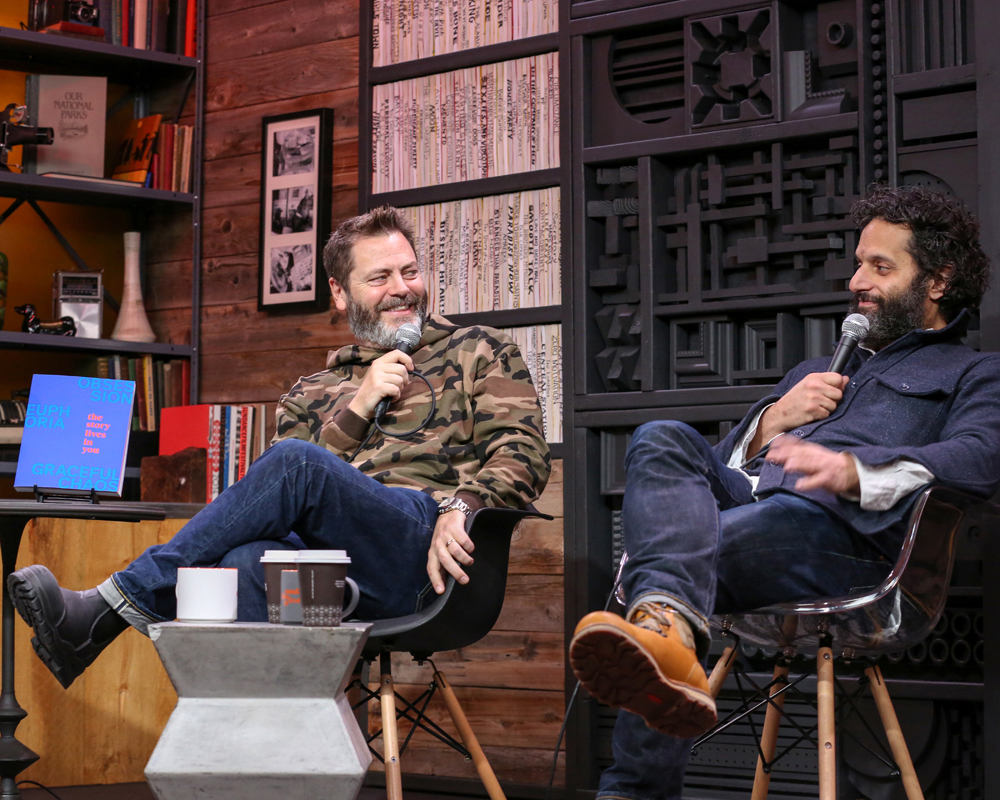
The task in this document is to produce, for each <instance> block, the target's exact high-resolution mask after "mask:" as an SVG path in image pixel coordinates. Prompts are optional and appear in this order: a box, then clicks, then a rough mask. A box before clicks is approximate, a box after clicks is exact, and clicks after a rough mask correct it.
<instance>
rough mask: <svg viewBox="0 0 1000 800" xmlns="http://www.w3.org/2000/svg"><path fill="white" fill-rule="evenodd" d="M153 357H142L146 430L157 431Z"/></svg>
mask: <svg viewBox="0 0 1000 800" xmlns="http://www.w3.org/2000/svg"><path fill="white" fill-rule="evenodd" d="M153 369H154V368H153V357H152V356H151V355H144V356H143V357H142V375H143V378H144V381H145V387H146V426H147V427H146V430H148V431H150V432H153V431H155V430H156V387H155V386H154V380H155V378H154V372H153Z"/></svg>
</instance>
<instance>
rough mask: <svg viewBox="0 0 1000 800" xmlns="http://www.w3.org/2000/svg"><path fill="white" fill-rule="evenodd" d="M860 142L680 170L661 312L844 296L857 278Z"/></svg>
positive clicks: (672, 193) (674, 175)
mask: <svg viewBox="0 0 1000 800" xmlns="http://www.w3.org/2000/svg"><path fill="white" fill-rule="evenodd" d="M857 158H858V155H857V140H856V137H854V136H839V137H833V138H830V139H824V140H820V141H817V140H812V142H811V143H810V144H808V145H803V144H801V143H796V144H784V143H781V142H776V143H774V144H772V145H764V146H762V147H759V148H756V149H754V150H751V151H749V152H747V151H744V152H743V153H741V154H740V155H736V154H730V153H725V154H724V155H721V156H719V155H715V154H712V155H708V156H704V157H700V158H699V159H698V160H697V161H694V162H688V163H687V164H686V165H684V166H677V161H676V159H671V160H670V161H669V162H667V163H666V164H665V166H666V172H667V173H668V174H669V176H670V178H671V179H672V180H671V181H670V183H671V184H672V186H671V188H670V189H668V192H669V201H668V204H667V208H668V213H667V214H665V215H662V216H659V217H657V218H656V220H655V224H656V225H657V226H658V227H659V228H661V229H662V230H663V232H664V239H663V241H664V243H665V255H666V257H665V260H664V268H665V269H666V271H667V276H666V277H667V280H666V285H667V286H668V290H667V291H666V292H663V293H661V294H660V295H659V296H658V297H657V298H656V300H657V302H658V303H692V302H712V301H724V300H728V299H734V298H739V297H747V296H767V295H780V294H792V293H797V294H807V293H822V292H833V291H841V290H843V289H845V288H846V281H848V280H850V277H851V275H852V274H853V272H854V248H855V232H854V223H853V222H851V220H850V218H849V216H848V214H849V211H850V207H851V204H852V203H853V202H854V201H855V200H856V199H857V198H858V195H859V187H858V185H857V181H858V169H857Z"/></svg>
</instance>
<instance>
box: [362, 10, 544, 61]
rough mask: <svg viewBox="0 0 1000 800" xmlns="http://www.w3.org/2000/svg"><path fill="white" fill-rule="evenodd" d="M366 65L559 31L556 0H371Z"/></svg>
mask: <svg viewBox="0 0 1000 800" xmlns="http://www.w3.org/2000/svg"><path fill="white" fill-rule="evenodd" d="M372 14H373V19H372V66H375V67H383V66H387V65H389V64H398V63H400V62H402V61H413V60H414V59H417V58H427V57H428V56H440V55H444V54H445V53H458V52H462V51H463V50H468V49H470V48H473V47H483V46H484V45H490V44H500V43H502V42H510V41H513V40H515V39H525V38H527V37H529V36H541V35H542V34H545V33H555V32H556V31H557V30H559V3H558V0H403V2H399V0H373V11H372Z"/></svg>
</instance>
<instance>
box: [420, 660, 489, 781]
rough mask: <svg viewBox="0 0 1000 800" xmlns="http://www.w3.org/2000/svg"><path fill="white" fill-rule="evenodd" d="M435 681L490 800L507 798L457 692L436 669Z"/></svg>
mask: <svg viewBox="0 0 1000 800" xmlns="http://www.w3.org/2000/svg"><path fill="white" fill-rule="evenodd" d="M434 682H435V683H436V684H437V686H438V689H440V690H441V696H442V697H444V702H445V703H446V704H447V706H448V713H449V714H451V718H452V720H453V721H454V723H455V727H456V728H458V734H459V736H461V737H462V744H464V745H465V749H466V750H468V751H469V755H470V756H472V763H473V764H475V765H476V772H478V773H479V779H480V780H481V781H482V782H483V786H485V787H486V791H487V792H488V793H489V796H490V800H507V798H506V796H505V795H504V793H503V789H501V788H500V782H499V781H498V780H497V776H496V775H494V774H493V768H492V767H491V766H490V762H489V761H488V760H487V759H486V754H485V753H484V752H483V748H482V747H480V746H479V740H478V739H476V735H475V734H474V733H473V732H472V726H470V725H469V720H468V719H466V717H465V712H464V711H462V706H461V705H460V704H459V702H458V698H457V697H455V693H454V692H453V691H452V690H451V686H450V685H449V683H448V681H447V680H445V677H444V675H442V674H441V673H440V672H437V671H435V672H434Z"/></svg>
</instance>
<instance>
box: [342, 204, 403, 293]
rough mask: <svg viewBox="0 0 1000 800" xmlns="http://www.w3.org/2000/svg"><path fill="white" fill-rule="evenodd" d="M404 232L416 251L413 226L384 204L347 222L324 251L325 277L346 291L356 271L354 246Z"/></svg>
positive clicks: (400, 212) (397, 210)
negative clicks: (364, 241)
mask: <svg viewBox="0 0 1000 800" xmlns="http://www.w3.org/2000/svg"><path fill="white" fill-rule="evenodd" d="M393 233H401V234H403V236H405V237H406V241H408V242H409V243H410V247H412V248H413V249H414V250H416V249H417V248H416V244H415V242H414V240H413V226H412V225H411V224H410V221H409V220H408V219H407V218H406V216H405V215H404V214H403V212H402V211H400V210H399V209H397V208H393V207H392V206H389V205H385V206H379V207H378V208H373V209H372V210H371V211H369V212H368V213H367V214H359V215H358V216H356V217H351V218H350V219H347V220H344V221H343V222H342V223H340V225H339V227H338V228H337V230H335V231H334V232H333V233H332V234H331V235H330V239H329V240H328V241H327V243H326V247H324V248H323V266H324V267H326V274H327V275H328V276H330V277H331V278H333V279H334V280H335V281H336V282H337V283H339V284H340V285H341V286H343V287H344V288H345V289H346V288H347V279H348V278H349V277H350V276H351V270H352V269H354V245H355V243H357V242H358V241H360V240H361V239H372V238H374V237H376V236H389V235H391V234H393Z"/></svg>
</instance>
